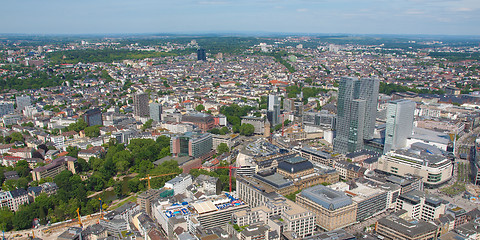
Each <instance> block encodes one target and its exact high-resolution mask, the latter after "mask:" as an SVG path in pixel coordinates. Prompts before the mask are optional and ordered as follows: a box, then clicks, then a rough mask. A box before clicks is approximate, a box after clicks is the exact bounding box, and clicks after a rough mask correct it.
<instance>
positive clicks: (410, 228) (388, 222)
mask: <svg viewBox="0 0 480 240" xmlns="http://www.w3.org/2000/svg"><path fill="white" fill-rule="evenodd" d="M405 213H406V210H400V211H397V212H396V213H393V214H391V215H389V216H386V217H384V218H380V219H379V220H378V224H380V225H383V226H386V227H388V228H390V229H393V230H394V231H397V232H401V233H403V234H405V235H407V236H410V237H415V236H419V235H423V234H427V233H430V232H435V231H436V230H437V226H435V225H434V224H432V223H429V222H426V221H423V220H410V219H406V218H403V216H402V215H403V214H405Z"/></svg>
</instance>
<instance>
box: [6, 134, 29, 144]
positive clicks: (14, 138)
mask: <svg viewBox="0 0 480 240" xmlns="http://www.w3.org/2000/svg"><path fill="white" fill-rule="evenodd" d="M8 137H10V141H9V142H10V143H14V142H23V141H24V140H25V139H24V138H23V135H22V134H21V133H19V132H14V133H12V134H10V136H8Z"/></svg>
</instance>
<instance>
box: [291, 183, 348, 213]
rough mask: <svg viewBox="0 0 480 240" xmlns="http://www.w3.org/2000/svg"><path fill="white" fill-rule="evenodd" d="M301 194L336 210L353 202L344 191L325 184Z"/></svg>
mask: <svg viewBox="0 0 480 240" xmlns="http://www.w3.org/2000/svg"><path fill="white" fill-rule="evenodd" d="M300 195H301V196H302V197H305V198H307V199H309V200H311V201H313V202H315V203H317V204H319V205H321V206H322V207H324V208H326V209H329V210H336V209H339V208H343V207H346V206H348V205H350V204H352V203H353V201H352V199H351V198H350V197H348V196H347V195H345V193H343V192H339V191H335V190H333V189H330V188H328V187H325V186H323V185H317V186H314V187H311V188H307V189H305V190H303V191H302V192H301V193H300Z"/></svg>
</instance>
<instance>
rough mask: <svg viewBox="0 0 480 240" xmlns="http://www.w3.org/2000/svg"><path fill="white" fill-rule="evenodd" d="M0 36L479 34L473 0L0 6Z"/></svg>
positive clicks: (8, 2) (177, 0) (47, 1)
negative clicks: (53, 34) (43, 34)
mask: <svg viewBox="0 0 480 240" xmlns="http://www.w3.org/2000/svg"><path fill="white" fill-rule="evenodd" d="M0 6H2V11H1V14H0V33H46V34H50V33H62V34H70V33H189V32H194V33H199V32H283V33H291V32H296V33H299V32H303V33H353V34H356V33H358V34H369V33H373V34H377V33H378V34H383V33H385V34H462V35H480V0H369V1H368V0H169V1H165V0H137V1H125V0H75V1H73V0H1V5H0Z"/></svg>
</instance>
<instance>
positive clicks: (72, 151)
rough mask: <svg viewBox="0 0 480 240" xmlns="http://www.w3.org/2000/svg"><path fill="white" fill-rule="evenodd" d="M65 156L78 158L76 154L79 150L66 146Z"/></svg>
mask: <svg viewBox="0 0 480 240" xmlns="http://www.w3.org/2000/svg"><path fill="white" fill-rule="evenodd" d="M66 150H67V152H68V153H67V156H70V157H74V158H78V152H79V151H80V149H79V148H78V147H73V146H68V147H67V149H66Z"/></svg>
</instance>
